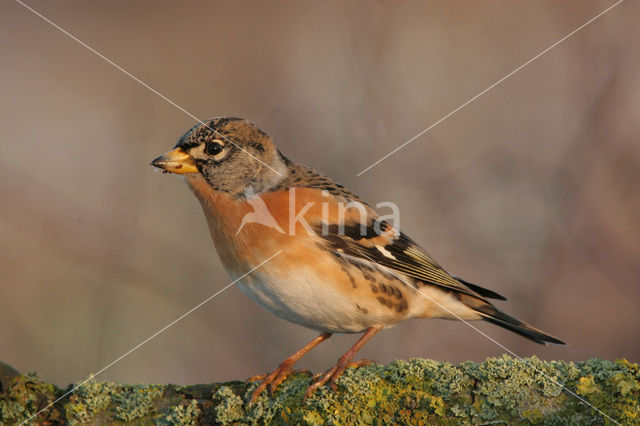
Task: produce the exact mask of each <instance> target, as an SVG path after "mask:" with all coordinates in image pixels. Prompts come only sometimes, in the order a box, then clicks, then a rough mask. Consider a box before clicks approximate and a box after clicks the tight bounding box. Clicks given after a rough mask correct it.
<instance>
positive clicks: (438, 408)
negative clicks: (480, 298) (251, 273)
mask: <svg viewBox="0 0 640 426" xmlns="http://www.w3.org/2000/svg"><path fill="white" fill-rule="evenodd" d="M310 383H311V377H309V375H307V374H303V373H297V374H294V375H292V376H291V377H289V378H288V379H287V380H286V381H285V382H284V383H282V384H281V385H280V386H279V388H278V390H277V391H276V392H275V393H274V394H273V395H272V394H270V392H264V393H263V394H262V395H261V396H260V397H259V398H258V401H257V402H256V403H255V404H253V405H251V406H249V405H248V404H247V402H246V401H248V400H249V398H250V396H251V392H252V391H253V390H254V389H255V388H256V387H257V386H258V383H257V382H246V383H245V382H229V383H224V384H212V385H195V386H185V387H178V386H173V385H168V386H161V385H135V386H133V385H117V384H114V383H111V382H97V381H93V380H91V381H88V382H87V383H85V384H84V385H83V386H81V387H79V388H78V389H77V390H76V391H75V392H74V394H73V396H71V397H67V398H65V399H64V400H63V401H61V402H60V403H58V404H56V405H55V406H53V407H52V408H51V409H50V410H47V411H46V412H45V413H43V414H42V415H41V416H39V417H38V421H39V422H42V423H44V422H47V421H48V422H56V421H58V422H59V421H60V419H63V420H64V419H66V420H67V421H68V422H69V423H82V424H86V423H109V424H113V423H120V424H122V423H135V424H148V423H156V424H236V425H237V424H314V425H315V424H327V425H333V424H362V425H364V424H371V425H382V424H393V423H395V424H418V425H419V424H425V425H427V424H428V425H431V424H436V425H438V424H442V425H445V424H446V425H449V424H456V425H457V424H463V425H464V424H467V425H471V424H481V423H486V424H499V423H502V424H548V425H559V424H581V425H582V424H587V425H588V424H594V425H596V424H597V425H601V424H614V423H613V421H611V420H610V419H609V418H607V417H606V416H609V417H610V418H612V419H614V420H615V421H616V422H619V423H620V424H625V425H634V424H640V403H639V401H640V368H639V366H638V365H637V364H632V363H629V362H628V361H626V360H620V361H616V362H610V361H605V360H598V359H594V360H589V361H585V362H580V363H571V362H561V361H551V362H545V361H541V360H540V359H538V358H535V357H533V358H528V359H524V360H520V359H514V358H511V357H508V356H502V357H499V358H490V359H487V360H486V361H485V362H484V363H480V364H478V363H473V362H464V363H461V364H457V365H455V364H450V363H446V362H437V361H432V360H424V359H412V360H409V361H394V362H392V363H391V364H389V365H387V366H382V365H377V364H372V365H369V366H366V367H361V368H357V369H352V368H350V369H347V370H346V371H345V374H344V376H343V377H342V378H341V379H340V380H339V381H338V387H337V391H336V392H334V391H333V390H331V389H330V388H329V387H328V386H325V387H322V388H320V389H318V391H317V392H316V394H315V395H313V396H312V397H310V398H308V399H307V400H306V401H304V402H303V400H302V396H303V395H304V392H305V390H306V388H307V386H309V384H310ZM563 386H564V387H565V388H566V389H563ZM63 393H64V391H63V390H60V389H57V388H55V387H54V386H51V385H47V384H46V383H43V382H42V381H41V380H39V379H38V378H37V377H36V376H34V375H30V376H19V377H18V378H17V379H15V380H14V382H13V383H12V385H11V386H10V388H9V390H8V392H5V393H3V394H0V423H2V424H12V423H19V422H20V421H22V420H24V419H26V418H28V417H29V416H30V415H32V414H33V413H35V412H36V411H37V409H38V408H39V407H40V408H42V407H43V406H45V405H46V404H47V403H48V402H51V401H53V400H55V398H57V397H59V396H60V395H62V394H63ZM572 394H574V395H572ZM579 398H582V399H583V400H584V401H585V402H586V403H585V402H583V401H581V400H580V399H579ZM588 404H590V405H591V406H590V405H588ZM594 407H595V408H594ZM598 410H600V411H598ZM602 412H604V415H603V414H602ZM56 416H57V417H56Z"/></svg>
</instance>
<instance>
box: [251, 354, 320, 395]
mask: <svg viewBox="0 0 640 426" xmlns="http://www.w3.org/2000/svg"><path fill="white" fill-rule="evenodd" d="M296 372H300V373H304V374H307V375H309V376H311V372H310V371H309V370H307V369H306V368H305V369H302V370H297V371H296V370H294V369H293V362H289V361H283V362H282V363H280V365H279V366H278V368H276V369H275V370H273V371H272V372H271V373H269V374H268V375H266V376H265V375H257V376H253V377H252V378H250V379H249V381H250V382H254V381H258V380H262V383H260V386H258V387H257V388H256V390H254V391H253V393H252V394H251V400H250V401H249V404H253V403H254V402H256V400H257V399H258V397H259V396H260V394H261V393H262V392H264V390H265V389H266V388H267V386H269V388H270V389H271V393H274V392H275V391H276V389H277V388H278V386H279V385H280V384H281V383H282V382H284V381H285V380H286V378H287V377H289V376H290V375H291V374H294V373H296Z"/></svg>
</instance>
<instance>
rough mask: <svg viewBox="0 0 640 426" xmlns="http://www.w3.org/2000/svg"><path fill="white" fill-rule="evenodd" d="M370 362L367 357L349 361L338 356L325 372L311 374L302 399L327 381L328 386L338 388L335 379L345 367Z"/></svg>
mask: <svg viewBox="0 0 640 426" xmlns="http://www.w3.org/2000/svg"><path fill="white" fill-rule="evenodd" d="M371 363H372V361H370V360H368V359H360V360H358V361H352V362H350V361H349V360H347V359H342V358H340V359H339V360H338V362H337V363H336V365H334V366H333V367H331V368H330V369H329V370H327V372H326V373H324V374H321V375H320V374H316V375H315V376H313V380H314V382H313V383H312V384H311V385H310V386H309V387H308V388H307V391H306V392H305V394H304V397H303V400H305V399H307V398H308V397H310V396H311V395H313V393H314V392H315V391H316V389H318V388H319V387H320V386H322V385H324V384H326V383H327V382H329V386H331V389H333V390H334V391H336V390H337V388H338V385H337V384H336V381H337V380H338V379H339V378H340V376H342V373H344V370H345V369H347V368H351V367H354V368H357V367H363V366H365V365H369V364H371Z"/></svg>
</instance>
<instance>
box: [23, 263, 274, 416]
mask: <svg viewBox="0 0 640 426" xmlns="http://www.w3.org/2000/svg"><path fill="white" fill-rule="evenodd" d="M282 252H283V250H280V251H278V252H277V253H276V254H274V255H273V256H271V257H269V258H268V259H267V260H265V261H263V262H261V263H260V264H259V265H258V266H255V267H253V268H251V270H249V271H248V272H246V273H245V274H243V275H242V276H240V277H239V278H236V279H235V280H233V281H232V282H231V283H229V284H227V285H226V286H225V287H224V288H222V289H221V290H218V291H217V292H215V293H214V294H212V295H211V296H209V297H207V298H206V299H205V300H203V301H202V302H200V303H198V304H197V305H196V306H194V307H193V308H191V309H189V310H188V311H187V312H185V313H184V314H182V315H180V316H179V317H178V318H176V319H174V320H173V321H171V322H170V323H169V324H167V325H165V326H164V327H162V328H161V329H160V330H158V331H156V332H155V333H153V334H152V335H151V336H149V337H147V338H146V339H144V340H143V341H142V342H140V343H138V344H137V345H135V346H134V347H133V348H131V349H129V350H128V351H127V352H125V353H123V354H122V355H120V356H119V357H118V358H116V359H114V360H113V361H111V362H110V363H109V364H107V365H105V366H104V367H102V368H101V369H100V370H98V372H97V373H93V374H91V375H90V376H89V377H88V378H86V379H85V380H83V381H82V382H80V383H79V384H77V385H75V386H74V387H72V388H71V390H69V391H67V392H65V393H64V395H62V396H60V397H59V398H58V399H56V400H55V401H53V402H52V403H50V404H49V405H47V406H46V407H44V408H42V409H40V410H39V411H38V412H36V413H35V414H34V415H32V416H31V417H29V418H28V419H26V420H25V421H23V422H22V423H20V426H22V425H23V424H25V423H27V422H28V421H30V420H31V419H33V418H34V417H36V416H37V415H38V414H40V413H42V412H43V411H46V410H48V409H49V408H51V407H52V406H53V405H54V404H56V403H57V402H58V401H60V400H61V399H63V398H65V397H66V396H68V395H69V394H71V393H73V392H75V390H76V389H78V388H79V387H80V386H82V385H84V384H85V383H87V382H88V381H89V380H91V379H93V378H94V377H95V376H97V375H99V374H101V373H103V372H104V371H105V370H107V369H108V368H110V367H112V366H113V365H114V364H116V363H118V362H119V361H121V360H122V359H123V358H125V357H126V356H128V355H129V354H131V353H132V352H134V351H136V350H137V349H139V348H140V347H141V346H143V345H145V344H146V343H147V342H149V341H150V340H151V339H153V338H154V337H156V336H157V335H159V334H160V333H163V332H164V331H165V330H167V329H168V328H169V327H171V326H173V325H174V324H175V323H177V322H178V321H180V320H181V319H183V318H184V317H186V316H187V315H189V314H191V313H192V312H193V311H195V310H196V309H198V308H199V307H200V306H202V305H204V304H205V303H207V302H208V301H210V300H211V299H213V298H214V297H216V296H217V295H219V294H220V293H222V292H223V291H225V290H226V289H228V288H229V287H231V286H232V285H234V284H235V283H237V282H238V281H240V280H241V279H243V278H244V277H246V276H247V275H249V274H250V273H252V272H253V271H255V270H256V269H258V268H260V267H261V266H262V265H264V264H265V263H267V262H269V261H270V260H271V259H273V258H274V257H276V256H277V255H279V254H280V253H282Z"/></svg>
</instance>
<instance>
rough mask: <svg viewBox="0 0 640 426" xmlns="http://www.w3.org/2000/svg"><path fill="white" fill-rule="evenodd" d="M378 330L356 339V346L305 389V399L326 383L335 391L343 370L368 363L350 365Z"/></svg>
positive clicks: (367, 332)
mask: <svg viewBox="0 0 640 426" xmlns="http://www.w3.org/2000/svg"><path fill="white" fill-rule="evenodd" d="M380 330H381V328H380V327H371V328H370V329H368V330H367V331H366V332H365V333H364V334H363V335H362V337H360V339H358V341H357V342H356V344H355V345H353V346H352V347H351V349H349V350H348V351H347V352H346V353H345V354H344V355H342V356H341V357H340V359H339V360H338V362H337V363H336V365H334V366H333V367H331V368H330V369H329V370H328V371H327V372H326V373H324V374H323V375H322V376H321V377H320V378H319V379H318V380H316V381H315V382H314V383H313V384H312V385H311V386H309V388H308V389H307V392H306V393H305V394H304V397H305V399H306V398H308V397H310V396H311V395H313V393H314V392H315V391H316V389H318V388H319V387H320V386H322V385H324V384H325V383H327V382H328V381H331V387H332V388H333V390H336V380H338V378H339V377H340V376H342V373H343V372H344V370H345V368H347V367H348V366H350V365H354V366H359V365H363V363H364V362H368V361H364V362H363V363H358V362H355V363H351V360H352V359H353V357H354V356H355V355H356V354H357V353H358V351H359V350H360V349H362V347H363V346H364V345H365V344H366V343H367V342H368V341H369V340H370V339H371V338H372V337H373V336H375V334H376V333H377V332H378V331H380Z"/></svg>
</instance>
